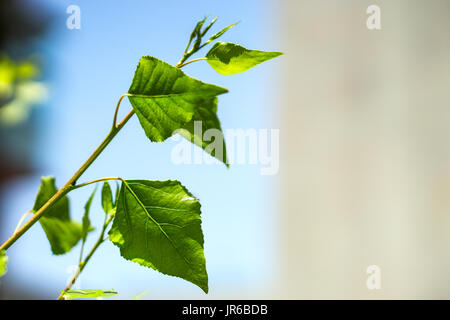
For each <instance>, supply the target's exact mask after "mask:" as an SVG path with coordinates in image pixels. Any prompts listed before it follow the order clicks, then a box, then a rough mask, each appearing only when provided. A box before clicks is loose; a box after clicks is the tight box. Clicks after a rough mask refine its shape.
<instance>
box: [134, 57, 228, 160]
mask: <svg viewBox="0 0 450 320" xmlns="http://www.w3.org/2000/svg"><path fill="white" fill-rule="evenodd" d="M226 92H228V90H227V89H224V88H221V87H218V86H215V85H212V84H208V83H204V82H202V81H199V80H196V79H194V78H191V77H189V76H187V75H186V74H185V73H184V72H183V71H181V70H180V69H179V68H175V67H173V66H171V65H169V64H167V63H165V62H163V61H161V60H158V59H156V58H154V57H151V56H145V57H142V58H141V59H140V60H139V65H138V66H137V69H136V72H135V75H134V78H133V82H132V84H131V87H130V89H129V90H128V93H129V94H132V95H133V96H130V97H129V100H130V103H131V105H132V106H133V109H134V110H135V112H136V114H137V116H138V119H139V122H140V124H141V126H142V128H143V129H144V131H145V134H146V135H147V137H148V138H149V139H150V140H151V141H154V142H161V141H164V140H166V139H167V138H169V137H170V136H172V135H173V134H174V133H175V131H176V130H177V129H182V128H186V129H188V130H189V129H190V128H191V127H190V125H189V123H190V122H192V121H193V120H196V121H202V122H204V123H205V124H207V125H208V126H211V125H214V128H216V129H218V130H221V129H220V122H219V120H218V118H217V116H216V109H217V100H216V96H217V95H220V94H223V93H226ZM204 110H210V111H208V112H205V111H204ZM213 110H214V111H213ZM191 135H192V136H193V135H194V132H193V131H192V132H191ZM185 137H186V136H185ZM197 144H198V143H197ZM198 145H200V146H201V147H202V148H204V149H205V148H206V145H207V144H205V143H199V144H198ZM209 153H211V152H209ZM223 153H224V152H223ZM219 160H222V159H219ZM223 161H224V162H225V159H223Z"/></svg>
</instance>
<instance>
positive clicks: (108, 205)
mask: <svg viewBox="0 0 450 320" xmlns="http://www.w3.org/2000/svg"><path fill="white" fill-rule="evenodd" d="M102 207H103V211H105V213H106V214H109V213H110V212H111V210H112V209H113V208H114V203H113V196H112V191H111V187H110V186H109V183H108V181H105V182H104V183H103V188H102Z"/></svg>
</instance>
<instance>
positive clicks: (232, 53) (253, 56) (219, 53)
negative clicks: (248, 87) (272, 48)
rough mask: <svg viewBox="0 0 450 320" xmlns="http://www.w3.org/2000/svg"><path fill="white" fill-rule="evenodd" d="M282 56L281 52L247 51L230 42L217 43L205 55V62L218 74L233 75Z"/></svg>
mask: <svg viewBox="0 0 450 320" xmlns="http://www.w3.org/2000/svg"><path fill="white" fill-rule="evenodd" d="M282 54H283V53H282V52H268V51H258V50H249V49H247V48H244V47H242V46H240V45H237V44H234V43H230V42H227V43H224V42H217V43H215V44H214V46H212V48H211V49H210V50H209V51H208V53H207V54H206V61H207V62H208V64H209V65H210V66H211V67H213V69H214V70H216V71H217V72H218V73H220V74H235V73H239V72H244V71H247V70H248V69H250V68H253V67H254V66H256V65H258V64H260V63H262V62H264V61H267V60H270V59H273V58H275V57H278V56H280V55H282Z"/></svg>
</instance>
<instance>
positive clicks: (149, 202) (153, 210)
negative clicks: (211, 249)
mask: <svg viewBox="0 0 450 320" xmlns="http://www.w3.org/2000/svg"><path fill="white" fill-rule="evenodd" d="M109 235H110V240H111V241H112V242H113V243H114V244H115V245H116V246H118V247H119V248H120V252H121V255H122V256H123V257H124V258H125V259H127V260H131V261H133V262H137V263H139V264H141V265H143V266H146V267H150V268H153V269H155V270H158V271H160V272H161V273H164V274H167V275H172V276H176V277H180V278H183V279H185V280H187V281H190V282H192V283H194V284H196V285H197V286H199V287H200V288H201V289H202V290H203V291H205V292H206V293H207V292H208V275H207V272H206V265H205V257H204V251H203V233H202V230H201V219H200V203H199V201H198V200H197V199H195V198H194V197H193V196H192V194H190V193H189V192H188V191H187V190H186V188H184V187H183V186H182V185H181V184H180V183H179V182H178V181H170V180H169V181H148V180H126V181H124V182H123V183H122V186H121V189H120V193H119V200H118V206H117V211H116V215H115V218H114V223H113V226H112V228H111V230H110V232H109Z"/></svg>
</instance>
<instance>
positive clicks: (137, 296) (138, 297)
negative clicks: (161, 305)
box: [130, 290, 148, 300]
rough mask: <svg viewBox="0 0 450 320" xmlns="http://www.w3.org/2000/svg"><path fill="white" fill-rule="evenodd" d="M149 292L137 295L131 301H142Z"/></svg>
mask: <svg viewBox="0 0 450 320" xmlns="http://www.w3.org/2000/svg"><path fill="white" fill-rule="evenodd" d="M147 293H148V291H147V290H146V291H144V292H142V293H139V294H138V295H135V296H134V297H132V298H130V300H141V299H142V298H143V297H145V296H146V295H147Z"/></svg>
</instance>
